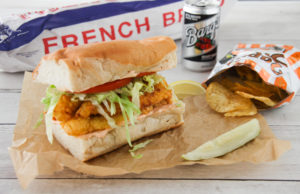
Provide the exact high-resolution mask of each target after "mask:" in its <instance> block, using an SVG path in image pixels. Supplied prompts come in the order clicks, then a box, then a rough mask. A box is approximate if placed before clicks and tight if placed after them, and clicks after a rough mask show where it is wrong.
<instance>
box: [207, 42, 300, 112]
mask: <svg viewBox="0 0 300 194" xmlns="http://www.w3.org/2000/svg"><path fill="white" fill-rule="evenodd" d="M213 82H217V84H212V85H211V86H209V85H210V83H213ZM203 85H204V86H205V87H208V88H207V91H208V92H207V99H208V102H209V105H210V106H211V107H212V108H213V109H215V110H216V111H217V112H222V111H223V112H222V113H225V116H246V115H253V114H252V113H254V112H253V111H252V113H251V114H250V112H251V111H248V113H247V110H246V108H241V107H238V106H236V105H233V104H237V103H236V102H237V101H239V98H240V97H243V98H246V99H249V100H251V101H252V102H253V104H254V105H255V106H256V108H257V109H269V108H277V107H280V106H282V105H284V104H287V103H289V102H290V101H291V100H292V99H293V97H294V96H295V93H296V92H297V90H298V89H299V87H300V51H299V50H297V49H295V48H294V47H293V46H289V45H271V44H238V45H237V46H236V47H235V48H234V49H233V50H232V51H230V52H229V53H228V54H226V56H225V57H224V58H222V59H221V60H220V61H219V62H218V63H217V64H216V66H215V67H214V69H213V70H212V72H211V74H210V75H209V78H208V80H207V81H206V82H205V83H204V84H203ZM224 89H227V90H228V93H226V95H225V94H224V92H221V91H224ZM236 95H238V96H240V97H237V98H236V97H235V96H236ZM225 98H227V100H224V99H225ZM232 99H237V100H235V102H233V100H232ZM241 101H243V99H241ZM247 103H248V102H246V104H247ZM238 104H242V103H238ZM244 104H245V103H244ZM231 106H232V107H231ZM216 107H217V108H216ZM222 107H226V108H222ZM228 107H229V108H228ZM244 107H245V105H244ZM249 107H250V106H249ZM225 109H226V111H225ZM249 110H250V108H249ZM252 110H253V109H252ZM245 112H246V114H244V113H245ZM226 114H227V115H226Z"/></svg>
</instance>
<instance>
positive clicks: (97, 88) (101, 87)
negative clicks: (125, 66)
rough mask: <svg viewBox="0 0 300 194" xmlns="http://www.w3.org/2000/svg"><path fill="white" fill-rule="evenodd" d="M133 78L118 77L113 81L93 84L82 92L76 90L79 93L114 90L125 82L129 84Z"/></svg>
mask: <svg viewBox="0 0 300 194" xmlns="http://www.w3.org/2000/svg"><path fill="white" fill-rule="evenodd" d="M132 79H133V78H125V79H120V80H116V81H113V82H109V83H105V84H102V85H99V86H95V87H93V88H90V89H87V90H85V91H82V92H78V93H80V94H94V93H100V92H107V91H110V90H115V89H117V88H121V87H123V86H125V85H127V84H129V83H130V82H131V81H132Z"/></svg>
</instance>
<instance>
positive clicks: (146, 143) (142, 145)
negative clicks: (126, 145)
mask: <svg viewBox="0 0 300 194" xmlns="http://www.w3.org/2000/svg"><path fill="white" fill-rule="evenodd" d="M152 141H153V139H148V140H146V141H144V142H142V143H139V144H136V145H135V146H133V148H132V149H130V150H128V151H129V153H130V154H131V156H132V157H133V158H136V159H140V158H141V157H143V154H138V155H136V154H135V153H134V152H135V151H137V150H139V149H141V148H144V147H146V145H148V144H149V143H150V142H152Z"/></svg>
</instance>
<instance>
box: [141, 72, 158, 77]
mask: <svg viewBox="0 0 300 194" xmlns="http://www.w3.org/2000/svg"><path fill="white" fill-rule="evenodd" d="M154 73H155V72H144V73H140V74H138V75H137V76H136V77H143V76H145V75H151V74H154Z"/></svg>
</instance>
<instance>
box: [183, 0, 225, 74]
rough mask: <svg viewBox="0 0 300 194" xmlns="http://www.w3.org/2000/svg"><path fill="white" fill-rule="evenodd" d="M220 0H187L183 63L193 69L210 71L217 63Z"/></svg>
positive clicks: (184, 9) (185, 6)
mask: <svg viewBox="0 0 300 194" xmlns="http://www.w3.org/2000/svg"><path fill="white" fill-rule="evenodd" d="M218 2H219V1H212V0H211V1H209V0H185V3H184V7H183V11H184V21H183V30H182V47H181V49H182V64H183V66H184V67H185V68H187V69H189V70H192V71H208V70H211V69H212V68H213V67H214V65H215V64H216V59H217V47H218V44H217V29H218V28H219V21H220V4H219V3H218Z"/></svg>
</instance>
